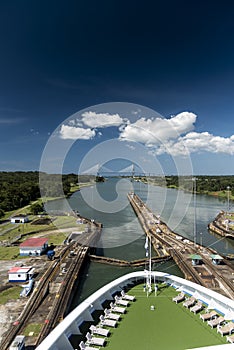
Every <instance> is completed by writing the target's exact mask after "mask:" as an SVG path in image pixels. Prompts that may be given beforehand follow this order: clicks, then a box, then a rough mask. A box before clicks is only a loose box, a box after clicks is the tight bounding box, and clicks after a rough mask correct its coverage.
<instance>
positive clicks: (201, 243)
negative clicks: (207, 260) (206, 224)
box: [200, 232, 202, 248]
mask: <svg viewBox="0 0 234 350" xmlns="http://www.w3.org/2000/svg"><path fill="white" fill-rule="evenodd" d="M200 246H201V248H202V232H200Z"/></svg>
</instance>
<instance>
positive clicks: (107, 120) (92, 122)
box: [82, 111, 124, 128]
mask: <svg viewBox="0 0 234 350" xmlns="http://www.w3.org/2000/svg"><path fill="white" fill-rule="evenodd" d="M82 117H83V118H82V121H83V123H84V124H85V125H87V126H89V127H90V128H106V127H109V126H119V125H121V124H123V123H124V120H123V119H122V118H121V117H120V115H119V114H109V113H96V112H92V111H89V112H84V113H83V114H82Z"/></svg>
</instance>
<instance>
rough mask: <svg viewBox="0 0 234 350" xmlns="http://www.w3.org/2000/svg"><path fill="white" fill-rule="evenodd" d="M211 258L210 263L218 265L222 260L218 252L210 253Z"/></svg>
mask: <svg viewBox="0 0 234 350" xmlns="http://www.w3.org/2000/svg"><path fill="white" fill-rule="evenodd" d="M210 257H211V259H212V263H213V264H214V265H219V264H221V262H222V260H223V257H222V256H220V255H219V254H211V255H210Z"/></svg>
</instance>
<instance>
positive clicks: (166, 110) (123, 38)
mask: <svg viewBox="0 0 234 350" xmlns="http://www.w3.org/2000/svg"><path fill="white" fill-rule="evenodd" d="M233 13H234V4H233V3H232V2H231V1H222V2H220V1H209V0H208V1H205V2H203V1H190V2H188V1H167V2H165V1H144V2H142V1H122V0H118V1H115V0H112V1H105V0H104V1H101V2H97V1H85V2H84V1H76V0H68V1H60V0H57V1H51V0H49V1H44V0H41V1H33V2H32V1H29V0H23V1H17V0H12V1H11V0H8V1H7V0H2V1H1V2H0V43H1V54H0V76H1V79H0V170H8V171H11V170H13V171H14V170H38V169H39V168H40V162H41V157H42V153H43V150H45V149H46V150H47V151H49V155H48V156H51V157H52V158H53V157H54V162H55V163H56V159H57V158H56V157H58V158H59V159H63V164H62V166H61V167H59V168H60V169H62V171H64V172H75V173H77V172H78V170H79V167H80V162H82V159H84V157H85V155H87V154H89V151H90V150H92V149H93V148H95V150H96V151H99V149H98V145H99V144H100V152H101V153H103V152H104V151H103V150H101V145H102V144H103V143H104V142H106V141H108V140H113V139H114V140H113V141H112V142H113V144H112V146H111V145H110V144H108V145H109V146H110V147H109V149H112V148H113V149H114V151H113V149H112V151H113V153H112V154H109V155H108V157H107V158H106V159H105V160H102V161H106V162H108V161H109V160H110V159H111V157H112V158H113V159H115V158H116V159H119V158H120V159H121V158H123V159H124V157H125V158H126V157H127V159H129V163H130V162H131V161H132V162H135V163H137V161H139V159H138V160H136V159H135V158H132V157H133V156H132V155H131V154H130V153H124V152H125V151H123V153H121V152H120V154H118V153H116V147H117V146H115V140H118V142H119V144H120V143H121V147H122V146H123V145H125V146H126V148H128V149H129V150H133V149H136V147H137V149H138V148H139V149H138V152H139V154H141V152H142V154H141V159H143V158H145V159H144V164H146V163H147V162H148V163H150V160H148V158H147V157H148V156H149V157H154V158H152V159H154V160H153V161H154V162H155V164H157V166H156V168H155V172H158V173H161V172H162V173H168V174H170V173H175V172H176V169H177V170H178V167H179V169H180V172H183V171H184V170H183V169H187V170H186V171H185V173H186V172H190V170H191V169H190V162H192V169H193V172H194V173H195V174H233V173H234V162H233V154H234V136H232V135H233V134H234V130H233V129H234V128H233V115H234V102H233V101H234V65H233V62H234V42H233V36H234V22H233ZM110 102H114V103H115V102H123V104H120V105H119V106H122V107H121V108H120V109H119V110H118V109H116V105H115V108H114V110H113V109H112V107H111V105H110V104H109V103H110ZM105 103H107V104H106V105H104V104H105ZM124 103H126V104H128V103H130V104H135V105H134V106H133V105H131V108H129V107H130V105H128V106H127V105H124ZM99 104H102V107H101V108H100V107H96V106H97V105H99ZM139 106H145V107H147V108H149V110H147V109H144V108H141V107H139ZM152 110H153V111H155V112H157V113H159V115H160V116H162V118H165V119H167V120H168V121H169V123H168V122H166V125H167V127H168V124H170V128H169V129H166V132H168V134H167V135H166V136H165V135H164V136H163V137H162V135H161V134H160V135H159V134H158V132H159V130H162V129H161V126H162V123H161V124H157V123H158V122H157V121H156V120H157V118H159V116H158V114H157V113H154V112H152ZM79 111H83V112H81V113H78V114H77V115H76V113H77V112H79ZM136 111H138V114H137V115H136V114H134V113H135V112H136ZM85 112H86V113H93V114H90V115H92V116H93V119H92V123H91V125H92V126H91V127H90V126H89V125H90V121H89V125H88V124H87V120H86V121H85V120H83V119H82V118H84V116H82V113H83V114H84V113H85ZM131 113H132V117H133V116H134V115H135V119H131V118H130V117H129V115H130V114H131ZM74 115H75V116H76V117H77V116H78V117H77V118H76V117H74ZM101 115H102V116H101ZM113 115H118V118H120V119H119V122H118V121H116V119H115V122H114V124H113V125H111V123H112V122H113V120H114V117H113ZM101 118H105V120H104V121H103V119H101ZM116 118H117V117H116ZM174 118H175V119H174ZM94 120H97V121H96V124H95V123H94ZM108 120H109V124H108V123H107V121H108ZM120 120H121V121H120ZM150 120H151V122H150ZM175 122H176V132H177V135H171V132H172V129H171V125H172V124H173V123H174V124H173V128H174V126H175ZM72 123H73V124H72ZM136 123H137V124H136ZM139 123H140V125H141V130H140V131H139V134H138V133H135V134H134V130H136V129H134V127H136V126H137V127H138V124H139ZM149 123H151V126H150V128H149V129H148V128H147V125H148V126H149ZM164 124H165V123H164ZM68 127H70V129H69V128H68ZM71 127H72V128H73V129H71ZM74 128H75V129H74ZM78 128H83V129H90V131H88V132H89V133H90V134H89V137H87V138H86V139H84V137H80V134H79V130H78ZM64 130H65V131H64ZM138 130H139V129H138ZM164 130H165V129H164ZM173 130H174V131H175V128H174V129H173ZM71 132H73V133H74V134H75V135H76V137H77V138H76V140H75V139H74V138H73V136H71ZM144 132H150V135H151V136H150V137H149V139H150V141H151V142H149V140H148V139H147V136H146V137H143V136H144ZM136 134H137V135H136ZM83 135H84V134H83ZM134 135H135V136H134ZM136 136H137V137H136ZM152 136H153V137H155V138H160V142H153V140H152ZM51 139H53V140H55V139H57V142H58V143H59V147H58V144H56V154H55V155H53V154H51V153H50V152H51V150H50V144H51V142H52V143H53V142H54V141H51ZM47 142H49V143H48V144H47ZM46 145H47V146H46ZM64 145H65V146H64ZM67 145H70V146H69V147H70V149H69V154H65V153H64V151H63V150H64V147H65V148H66V147H68V146H67ZM104 145H106V144H105V143H104ZM182 146H183V147H184V146H185V147H186V151H185V152H184V154H183V152H182ZM121 147H120V148H121ZM134 147H135V148H134ZM60 148H61V154H59V149H60ZM117 149H118V147H117ZM104 153H105V152H104ZM107 153H108V152H107ZM143 153H144V157H143ZM124 154H125V155H124ZM44 155H46V156H47V153H46V152H45V151H44ZM63 157H65V158H63ZM93 157H94V159H92V157H91V158H90V159H89V158H88V157H85V159H86V161H87V164H86V165H87V166H88V163H92V162H93V164H94V163H95V164H96V161H97V162H98V160H100V159H95V157H96V153H95V152H94V153H93ZM96 158H97V157H96ZM178 159H179V160H178ZM178 163H179V164H181V165H178ZM184 163H185V165H184ZM95 164H94V165H95ZM175 164H176V165H175ZM125 165H126V162H124V161H123V167H124V166H125ZM142 167H143V166H142ZM53 169H56V168H53V167H52V168H51V170H53ZM145 171H148V167H147V169H145Z"/></svg>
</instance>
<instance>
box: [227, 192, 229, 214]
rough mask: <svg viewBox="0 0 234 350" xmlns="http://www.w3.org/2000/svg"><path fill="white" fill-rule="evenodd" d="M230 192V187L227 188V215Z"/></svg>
mask: <svg viewBox="0 0 234 350" xmlns="http://www.w3.org/2000/svg"><path fill="white" fill-rule="evenodd" d="M229 191H230V186H227V201H228V202H227V213H229V209H230V208H229V195H230V193H229Z"/></svg>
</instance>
